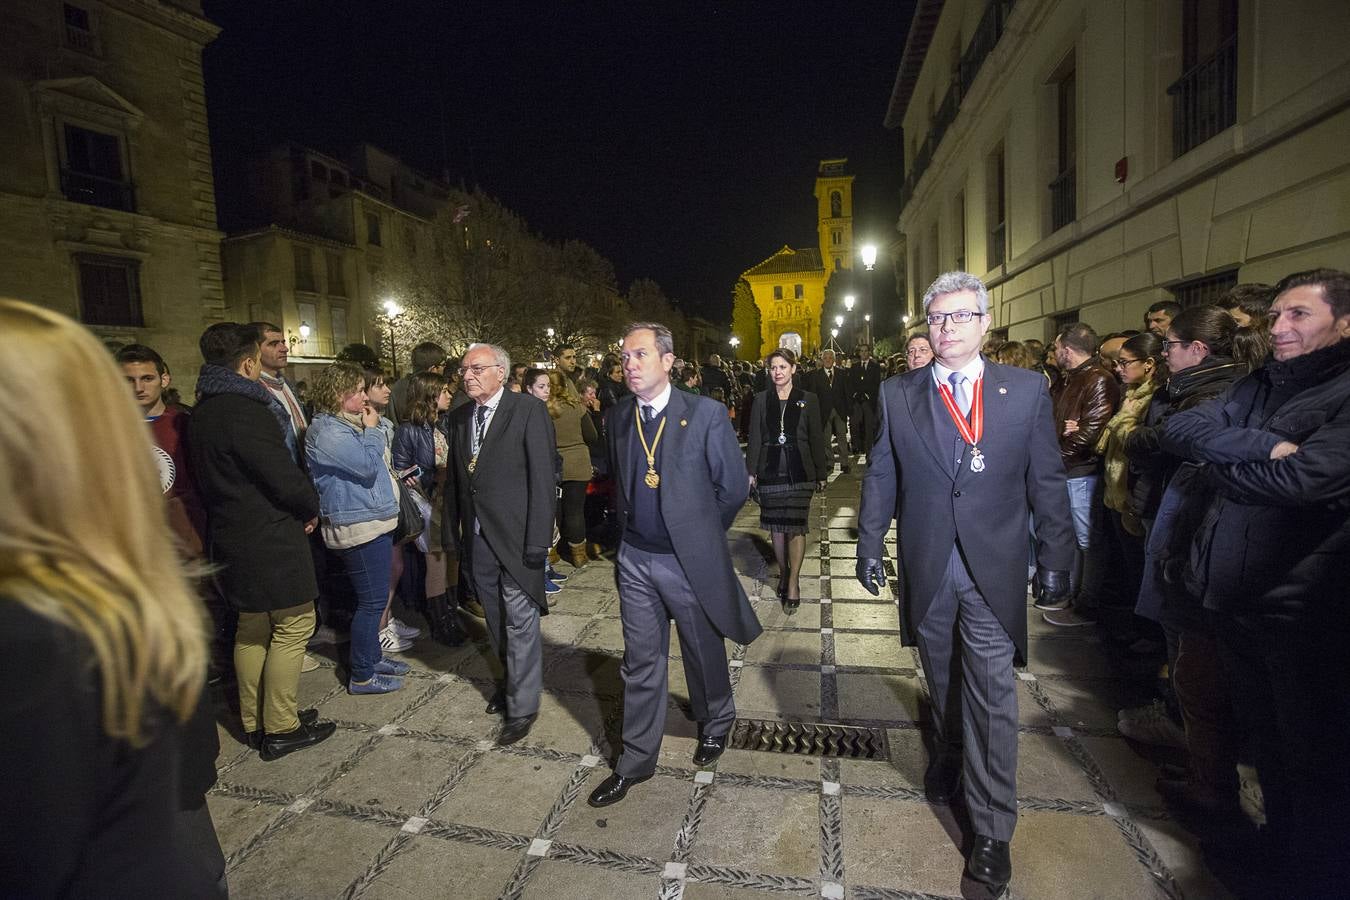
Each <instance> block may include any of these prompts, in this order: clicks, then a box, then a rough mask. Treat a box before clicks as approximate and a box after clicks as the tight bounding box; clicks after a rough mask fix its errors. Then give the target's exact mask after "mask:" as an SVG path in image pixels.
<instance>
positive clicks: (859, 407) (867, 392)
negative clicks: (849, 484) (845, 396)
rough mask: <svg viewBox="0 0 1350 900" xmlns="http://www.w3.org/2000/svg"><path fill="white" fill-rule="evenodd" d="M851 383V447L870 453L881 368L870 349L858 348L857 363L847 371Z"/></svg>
mask: <svg viewBox="0 0 1350 900" xmlns="http://www.w3.org/2000/svg"><path fill="white" fill-rule="evenodd" d="M849 375H850V376H852V381H853V398H852V399H853V410H852V412H853V415H852V416H851V417H850V418H851V419H852V421H851V422H850V423H849V424H851V425H852V426H853V429H852V431H853V446H854V449H856V450H857V451H858V452H859V453H870V452H871V451H872V444H873V442H874V441H875V440H876V436H877V392H878V391H879V390H880V389H881V366H880V364H878V363H877V361H876V360H875V359H873V358H872V348H871V347H868V346H867V345H866V344H863V345H862V346H861V347H859V348H858V361H857V362H856V363H854V364H853V368H852V369H849Z"/></svg>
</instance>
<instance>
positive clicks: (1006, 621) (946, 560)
mask: <svg viewBox="0 0 1350 900" xmlns="http://www.w3.org/2000/svg"><path fill="white" fill-rule="evenodd" d="M924 310H925V311H926V313H927V317H928V332H929V336H930V339H931V341H932V345H933V349H934V352H935V354H936V358H935V359H934V361H933V363H932V364H931V365H928V366H925V367H923V368H921V369H916V370H913V371H910V372H906V373H904V374H902V375H897V376H896V377H894V378H891V379H889V380H887V381H886V382H885V383H884V384H883V385H881V388H880V404H879V406H880V414H881V435H880V438H879V440H878V442H877V443H876V445H875V446H874V447H873V448H872V460H871V464H870V465H869V467H868V469H867V474H866V475H865V476H864V477H863V489H862V503H861V507H860V509H859V513H858V564H857V576H858V580H859V581H860V582H861V583H862V585H863V587H865V588H867V590H868V591H870V592H871V593H873V594H876V593H877V592H878V590H879V589H880V587H881V586H882V585H883V584H884V583H885V575H884V574H883V569H882V560H881V556H882V546H883V543H882V542H883V539H884V537H885V535H886V532H888V531H889V530H890V526H891V519H892V518H896V519H898V520H899V524H900V534H899V546H900V559H899V560H898V561H897V566H896V568H897V571H898V572H899V573H900V577H901V578H902V579H903V591H902V606H901V620H902V622H903V626H902V627H903V641H904V643H906V644H909V645H912V644H915V643H917V644H918V647H919V654H920V657H921V659H922V661H923V670H924V673H925V674H926V676H927V678H928V686H929V694H930V696H931V699H932V704H933V712H934V718H935V720H936V721H935V722H934V730H935V733H936V737H937V741H936V743H937V748H936V752H935V753H934V755H933V758H932V761H931V762H930V764H929V767H928V772H927V774H926V775H925V777H924V787H925V789H926V790H927V791H928V795H929V798H930V799H932V800H934V801H937V802H945V801H947V800H948V799H950V798H951V797H952V796H954V795H955V792H956V787H957V782H958V780H959V779H961V778H964V780H965V800H966V807H967V809H968V810H969V812H970V820H971V824H972V826H973V827H974V830H975V835H976V836H975V840H974V843H973V845H972V849H971V852H970V856H969V857H968V860H967V863H966V871H967V873H968V874H969V875H970V876H971V877H972V878H974V879H976V880H978V881H981V882H984V883H986V884H990V885H1004V884H1006V883H1007V882H1008V881H1009V879H1010V878H1011V877H1012V860H1011V857H1010V855H1009V852H1008V842H1009V841H1010V840H1011V839H1012V834H1013V829H1014V827H1015V826H1016V824H1017V786H1016V775H1017V689H1016V682H1015V680H1014V675H1013V664H1014V660H1015V659H1016V660H1020V661H1023V662H1024V661H1025V660H1026V656H1027V592H1026V565H1027V517H1028V515H1030V514H1032V513H1034V515H1035V523H1036V539H1037V545H1038V551H1039V552H1038V557H1037V559H1038V563H1039V565H1040V570H1039V571H1038V578H1039V579H1040V583H1041V590H1042V592H1043V593H1045V594H1048V595H1051V596H1056V595H1058V596H1062V595H1063V594H1065V593H1066V592H1067V591H1068V568H1069V565H1070V563H1071V562H1072V560H1073V546H1074V543H1073V541H1074V539H1073V527H1072V523H1071V520H1070V517H1069V504H1068V496H1067V492H1066V489H1065V486H1064V464H1063V462H1062V461H1061V459H1060V455H1059V442H1058V441H1057V440H1056V437H1055V427H1054V421H1053V419H1052V417H1051V411H1050V409H1051V408H1050V395H1049V393H1048V392H1047V391H1046V386H1045V379H1044V378H1042V377H1041V376H1040V375H1039V374H1037V373H1036V372H1032V371H1030V370H1027V369H1018V368H1014V367H1011V366H1001V365H996V364H994V363H991V362H988V361H986V360H984V359H983V358H981V356H980V345H981V343H982V341H983V337H984V333H985V332H986V331H988V330H989V326H990V320H989V295H988V293H987V291H986V290H985V287H984V284H983V283H981V282H980V280H979V279H978V278H976V277H975V276H974V275H970V274H968V273H966V272H948V273H946V274H944V275H941V276H939V277H938V279H937V280H936V281H934V282H933V284H932V286H931V287H929V289H928V291H927V293H926V294H925V295H924ZM963 750H964V753H963V752H962V751H963ZM963 757H964V758H963Z"/></svg>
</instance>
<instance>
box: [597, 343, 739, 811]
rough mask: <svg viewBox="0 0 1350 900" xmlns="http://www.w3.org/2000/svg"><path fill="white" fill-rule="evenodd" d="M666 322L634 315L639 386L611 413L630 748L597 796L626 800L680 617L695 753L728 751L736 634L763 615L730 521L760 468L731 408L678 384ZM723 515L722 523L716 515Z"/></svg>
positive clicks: (656, 740)
mask: <svg viewBox="0 0 1350 900" xmlns="http://www.w3.org/2000/svg"><path fill="white" fill-rule="evenodd" d="M674 362H675V352H674V341H673V340H672V338H671V335H670V329H668V328H666V327H665V326H664V325H656V324H651V323H639V324H636V325H631V326H629V328H628V331H627V333H626V334H625V335H624V339H623V367H624V374H625V376H626V377H627V379H628V386H629V388H631V389H632V391H633V394H632V395H630V396H628V397H625V398H624V399H623V400H620V401H619V402H618V403H617V404H615V405H614V407H612V408H611V409H610V411H609V413H608V414H606V416H605V433H606V435H607V436H608V440H609V452H610V460H611V463H610V471H611V472H613V473H614V480H615V483H616V485H617V488H618V490H617V496H616V505H617V508H618V520H619V521H620V522H621V523H623V539H622V542H621V543H620V545H619V556H618V568H617V571H616V580H617V581H618V586H619V599H620V614H621V616H622V619H623V642H624V652H623V666H622V668H621V669H620V672H621V674H622V675H623V685H624V693H623V754H622V755H621V756H620V757H619V761H618V764H617V765H615V767H614V774H613V775H611V776H609V777H608V778H606V779H605V780H604V781H603V782H601V783H600V786H599V787H597V788H596V789H595V790H594V791H593V792H592V793H591V795H590V798H589V799H588V801H587V802H589V803H590V805H591V806H596V807H600V806H608V805H610V804H611V803H617V802H619V801H620V800H622V799H623V798H624V796H625V795H626V794H627V793H628V789H629V788H630V787H632V786H633V785H634V784H637V783H638V782H641V781H646V780H647V779H648V778H651V777H652V773H654V772H655V771H656V762H657V757H658V755H659V753H660V750H661V736H662V734H663V733H664V732H665V722H666V703H667V696H666V667H667V657H668V656H669V653H670V620H671V619H674V620H675V627H676V628H677V629H678V630H679V635H680V655H681V656H682V657H683V660H684V674H685V680H686V681H687V682H688V684H689V702H690V705H691V706H692V707H693V710H694V718H695V719H697V720H698V723H699V744H698V749H697V750H696V751H695V753H694V764H695V765H699V766H705V765H708V764H709V763H711V762H713V761H714V760H715V759H717V758H718V757H719V756H721V755H722V751H723V749H725V747H726V740H727V733H728V732H729V731H730V730H731V725H732V722H733V721H735V718H736V707H735V705H734V704H733V702H732V699H731V679H730V677H729V674H728V672H727V654H726V645H725V644H724V643H723V640H724V639H725V638H731V639H732V640H733V641H736V642H738V643H741V644H748V643H750V642H751V641H753V640H754V639H755V638H756V637H757V636H758V635H759V633H760V630H761V629H760V625H759V620H758V619H757V618H756V617H755V611H754V608H753V607H751V605H750V601H749V600H748V599H747V598H746V596H745V591H744V590H743V589H742V588H741V584H740V581H739V580H738V579H737V578H736V572H735V570H734V569H733V568H732V565H731V553H730V551H729V549H728V548H727V541H726V530H727V529H728V528H729V527H731V522H732V520H733V519H735V518H736V513H737V512H738V511H740V508H741V506H742V505H743V504H744V503H745V498H746V496H747V494H748V493H749V490H750V479H749V477H748V476H747V475H746V472H745V460H744V458H743V457H742V456H741V451H740V447H739V446H738V445H737V443H736V434H735V432H734V431H733V430H732V428H731V419H730V418H729V417H728V416H727V411H726V408H725V407H723V406H722V404H720V403H717V402H716V401H714V400H709V399H707V398H704V397H699V396H696V395H693V394H686V393H684V392H682V391H676V390H672V385H671V383H670V369H671V366H672V365H673V364H674ZM715 523H720V525H721V527H720V528H719V527H717V525H716V524H715Z"/></svg>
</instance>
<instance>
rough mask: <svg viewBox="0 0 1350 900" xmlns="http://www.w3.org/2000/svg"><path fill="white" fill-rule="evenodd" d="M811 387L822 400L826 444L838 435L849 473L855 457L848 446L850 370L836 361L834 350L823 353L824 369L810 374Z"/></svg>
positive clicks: (841, 463)
mask: <svg viewBox="0 0 1350 900" xmlns="http://www.w3.org/2000/svg"><path fill="white" fill-rule="evenodd" d="M807 390H809V391H811V393H813V394H815V395H816V397H818V398H819V399H820V419H821V424H822V425H824V426H825V435H826V438H825V440H826V443H828V442H829V436H830V435H834V441H835V446H836V452H837V453H838V454H839V457H838V463H839V466H840V468H841V469H843V470H844V472H845V473H846V474H847V473H848V471H849V463H850V462H851V461H852V458H853V457H852V456H850V455H849V447H848V414H849V395H850V394H851V393H852V390H851V384H850V380H849V373H848V372H847V371H846V370H845V369H842V368H840V367H839V366H836V365H835V364H834V351H833V350H825V351H822V352H821V354H820V368H819V369H816V370H815V371H814V372H812V373H810V374H809V375H808V376H807Z"/></svg>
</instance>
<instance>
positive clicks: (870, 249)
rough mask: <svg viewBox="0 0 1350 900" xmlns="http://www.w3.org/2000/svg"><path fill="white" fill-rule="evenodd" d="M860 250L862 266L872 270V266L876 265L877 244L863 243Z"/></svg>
mask: <svg viewBox="0 0 1350 900" xmlns="http://www.w3.org/2000/svg"><path fill="white" fill-rule="evenodd" d="M861 252H862V261H863V267H864V268H865V269H867V271H869V272H870V271H872V266H874V265H876V262H877V245H876V244H863V245H862V248H861Z"/></svg>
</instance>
